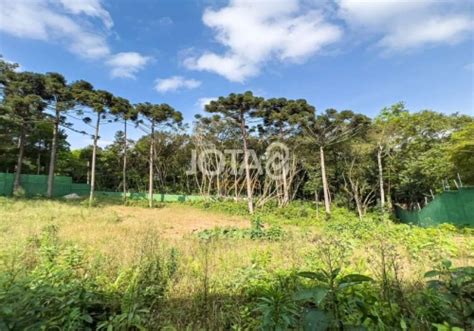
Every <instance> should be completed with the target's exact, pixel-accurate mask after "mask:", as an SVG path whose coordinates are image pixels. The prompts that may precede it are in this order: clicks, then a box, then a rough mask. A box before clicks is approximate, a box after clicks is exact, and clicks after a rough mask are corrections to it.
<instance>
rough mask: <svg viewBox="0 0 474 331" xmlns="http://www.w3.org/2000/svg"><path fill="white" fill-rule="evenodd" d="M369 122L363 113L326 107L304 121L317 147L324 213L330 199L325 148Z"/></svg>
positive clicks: (346, 138) (350, 135)
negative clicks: (323, 111)
mask: <svg viewBox="0 0 474 331" xmlns="http://www.w3.org/2000/svg"><path fill="white" fill-rule="evenodd" d="M369 123H370V120H369V118H368V117H367V116H365V115H361V114H356V113H354V112H352V111H350V110H344V111H341V112H338V111H337V110H335V109H327V110H326V112H325V113H324V114H322V115H319V116H317V117H315V118H314V119H309V120H308V121H307V122H306V129H307V133H308V135H309V136H308V137H309V138H310V139H311V141H312V142H313V143H314V144H316V145H317V146H318V147H319V155H320V166H321V179H322V182H323V193H324V207H325V211H326V215H330V214H331V201H330V192H329V184H328V179H327V175H326V163H325V155H324V152H325V149H326V148H328V147H329V146H331V145H335V144H338V143H341V142H343V141H346V140H348V139H350V138H351V137H354V136H355V135H357V134H359V133H360V131H361V130H365V129H366V128H367V126H368V125H369Z"/></svg>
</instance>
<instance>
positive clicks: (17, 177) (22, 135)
mask: <svg viewBox="0 0 474 331" xmlns="http://www.w3.org/2000/svg"><path fill="white" fill-rule="evenodd" d="M25 136H26V133H25V128H24V126H23V125H22V127H21V131H20V140H19V141H18V161H17V163H16V172H15V180H14V181H13V192H15V191H17V190H18V189H19V188H20V176H21V167H22V165H23V154H24V152H25V139H26V138H25Z"/></svg>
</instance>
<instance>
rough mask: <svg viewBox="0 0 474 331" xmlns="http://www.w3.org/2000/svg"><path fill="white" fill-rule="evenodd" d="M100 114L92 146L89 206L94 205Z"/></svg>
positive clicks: (98, 114)
mask: <svg viewBox="0 0 474 331" xmlns="http://www.w3.org/2000/svg"><path fill="white" fill-rule="evenodd" d="M100 115H101V113H97V123H96V125H95V135H94V145H93V146H92V169H91V192H90V195H89V207H90V206H92V202H93V201H94V190H95V161H96V156H97V141H98V140H99V125H100Z"/></svg>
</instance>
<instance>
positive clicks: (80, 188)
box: [70, 183, 91, 195]
mask: <svg viewBox="0 0 474 331" xmlns="http://www.w3.org/2000/svg"><path fill="white" fill-rule="evenodd" d="M90 191H91V186H90V185H89V184H79V183H72V185H71V192H70V193H75V194H77V195H88V194H89V193H90Z"/></svg>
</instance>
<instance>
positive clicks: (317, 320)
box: [303, 308, 331, 331]
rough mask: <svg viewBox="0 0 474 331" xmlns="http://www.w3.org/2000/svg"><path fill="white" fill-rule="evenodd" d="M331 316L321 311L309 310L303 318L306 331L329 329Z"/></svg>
mask: <svg viewBox="0 0 474 331" xmlns="http://www.w3.org/2000/svg"><path fill="white" fill-rule="evenodd" d="M330 322H331V316H330V315H329V314H327V313H326V312H324V311H322V310H319V309H315V308H312V309H307V310H306V311H305V312H304V316H303V330H304V331H325V330H327V329H328V328H329V325H330Z"/></svg>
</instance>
